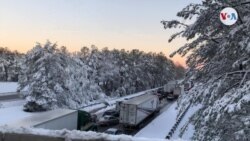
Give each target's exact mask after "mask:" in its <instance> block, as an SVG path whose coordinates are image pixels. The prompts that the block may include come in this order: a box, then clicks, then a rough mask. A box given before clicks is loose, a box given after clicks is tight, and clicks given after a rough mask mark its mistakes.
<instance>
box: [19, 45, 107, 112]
mask: <svg viewBox="0 0 250 141" xmlns="http://www.w3.org/2000/svg"><path fill="white" fill-rule="evenodd" d="M88 69H89V68H88V67H87V66H86V65H85V64H84V63H83V62H82V61H80V60H79V59H78V58H75V57H73V56H72V55H71V54H70V53H69V52H68V51H67V49H66V48H65V47H62V48H61V49H58V48H57V45H56V44H52V43H50V42H49V41H48V42H47V43H46V44H45V45H44V46H42V45H41V44H37V45H36V46H35V47H34V48H33V49H32V50H31V51H29V52H28V53H27V54H26V57H25V61H24V63H23V65H22V71H21V75H20V78H19V84H20V88H19V90H22V89H25V88H26V89H28V91H27V94H25V98H26V101H27V103H26V104H25V105H24V110H26V111H42V110H49V109H53V108H57V107H60V108H73V109H76V108H79V107H81V106H83V105H86V104H87V103H88V102H90V101H93V100H97V99H100V98H103V97H104V96H105V95H104V94H103V93H102V92H101V90H100V88H99V86H98V85H97V84H95V83H94V82H93V80H90V79H89V77H88V73H87V72H88Z"/></svg>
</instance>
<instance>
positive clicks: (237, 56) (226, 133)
mask: <svg viewBox="0 0 250 141" xmlns="http://www.w3.org/2000/svg"><path fill="white" fill-rule="evenodd" d="M225 7H234V8H235V9H236V10H237V11H238V14H239V20H238V22H237V23H236V24H235V25H233V26H226V25H223V24H222V23H221V22H220V20H219V14H220V11H221V10H222V9H223V8H225ZM177 16H179V17H180V18H183V19H184V21H186V20H188V19H192V20H191V22H192V21H194V23H192V24H186V23H182V22H180V21H178V20H172V21H163V22H162V23H163V24H164V27H165V28H176V27H181V28H180V29H181V31H180V32H178V33H176V34H174V35H173V36H172V37H171V38H170V40H169V41H172V40H173V39H174V38H176V37H183V38H186V39H187V40H192V41H190V43H187V44H185V45H184V46H182V47H180V48H179V49H178V50H177V51H176V52H174V53H173V54H172V55H175V54H176V53H179V54H181V55H186V54H187V53H189V52H190V55H189V56H188V57H187V58H188V59H187V64H188V66H189V70H190V72H189V74H191V75H192V76H195V77H194V78H196V80H197V82H202V83H199V85H196V86H195V87H194V88H193V89H192V90H191V91H190V92H189V93H188V94H187V95H183V96H181V97H180V99H179V101H180V102H179V103H181V107H185V106H186V105H187V104H188V103H190V102H191V103H192V104H193V105H195V104H202V105H203V107H202V108H201V109H200V110H199V111H198V112H197V113H196V114H195V115H194V116H193V117H192V118H191V119H190V123H192V124H194V125H195V134H194V136H193V138H192V139H193V140H201V141H205V140H211V141H212V140H215V141H218V140H221V141H235V140H241V141H245V140H249V139H250V130H249V125H250V124H249V123H250V118H249V117H250V115H249V113H250V111H249V105H250V92H249V90H250V85H249V83H250V81H249V79H250V76H249V75H248V76H247V77H246V79H245V81H244V83H242V84H241V80H243V77H242V76H243V75H242V74H241V73H240V74H239V75H236V76H234V75H226V73H228V72H231V71H235V70H239V69H240V68H239V64H244V66H245V67H244V68H243V71H244V70H245V71H247V70H249V66H250V61H249V58H250V38H249V36H250V34H249V33H250V32H249V31H250V2H249V1H247V0H240V1H233V0H227V1H220V0H209V1H202V2H201V3H200V4H190V5H188V6H187V7H185V8H184V9H183V10H182V11H180V12H178V13H177ZM189 23H190V22H189ZM237 77H240V79H239V78H237ZM238 79H239V80H238ZM240 84H241V85H240ZM181 107H180V109H182V108H181Z"/></svg>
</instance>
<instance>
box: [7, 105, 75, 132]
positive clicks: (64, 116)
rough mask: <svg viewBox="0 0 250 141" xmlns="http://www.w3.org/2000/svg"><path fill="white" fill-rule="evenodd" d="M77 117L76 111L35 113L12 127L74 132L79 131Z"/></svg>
mask: <svg viewBox="0 0 250 141" xmlns="http://www.w3.org/2000/svg"><path fill="white" fill-rule="evenodd" d="M77 116H78V112H77V111H76V110H68V109H55V110H51V111H46V112H37V113H34V114H32V115H31V116H28V117H25V118H23V119H20V120H18V121H16V122H13V123H12V124H10V126H13V127H34V128H44V129H51V130H61V129H68V130H74V129H77Z"/></svg>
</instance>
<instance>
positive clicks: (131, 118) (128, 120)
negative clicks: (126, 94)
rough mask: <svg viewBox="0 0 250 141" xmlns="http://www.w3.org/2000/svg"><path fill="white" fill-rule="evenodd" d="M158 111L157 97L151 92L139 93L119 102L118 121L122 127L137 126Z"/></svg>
mask: <svg viewBox="0 0 250 141" xmlns="http://www.w3.org/2000/svg"><path fill="white" fill-rule="evenodd" d="M158 111H159V99H158V97H157V96H155V95H152V94H147V95H141V96H138V97H135V98H132V99H129V100H127V101H124V102H122V103H121V104H120V117H119V122H120V124H122V125H123V126H124V127H139V126H140V124H141V123H142V122H143V121H144V120H145V119H146V118H148V117H149V116H151V115H153V114H154V113H156V112H158Z"/></svg>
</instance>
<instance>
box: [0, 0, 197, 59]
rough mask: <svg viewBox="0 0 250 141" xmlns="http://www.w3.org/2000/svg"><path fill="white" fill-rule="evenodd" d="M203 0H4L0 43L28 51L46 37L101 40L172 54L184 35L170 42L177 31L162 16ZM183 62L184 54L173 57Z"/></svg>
mask: <svg viewBox="0 0 250 141" xmlns="http://www.w3.org/2000/svg"><path fill="white" fill-rule="evenodd" d="M197 2H200V0H171V1H170V0H0V46H1V47H8V48H9V49H11V50H18V51H20V52H26V51H28V50H30V49H31V48H32V47H34V45H35V43H36V42H40V43H45V42H46V41H47V40H50V41H51V42H57V44H58V45H59V46H66V47H67V48H68V49H69V50H70V51H77V50H80V48H81V47H83V46H91V45H92V44H93V45H96V46H97V47H99V48H100V49H101V48H103V47H108V48H110V49H113V48H117V49H122V48H124V49H126V50H131V49H139V50H143V51H146V52H150V51H151V52H163V53H165V54H166V55H169V54H170V53H171V52H173V51H174V50H176V49H177V48H178V47H180V46H182V45H184V44H185V42H186V41H185V40H183V39H178V40H176V41H174V42H172V43H168V38H169V37H170V35H171V34H172V33H174V32H175V30H164V29H163V26H162V24H161V23H160V21H161V20H171V19H175V18H176V13H177V12H178V11H180V10H181V9H182V8H184V7H185V6H186V5H187V4H189V3H197ZM174 61H175V62H179V63H180V64H184V59H183V58H180V57H175V58H174Z"/></svg>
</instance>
